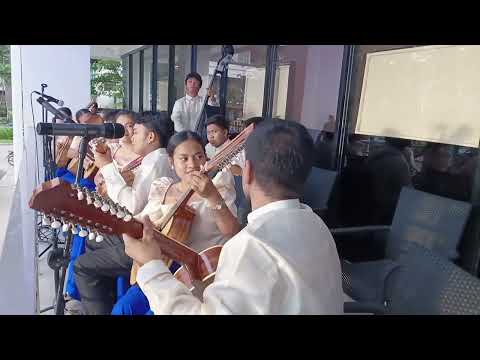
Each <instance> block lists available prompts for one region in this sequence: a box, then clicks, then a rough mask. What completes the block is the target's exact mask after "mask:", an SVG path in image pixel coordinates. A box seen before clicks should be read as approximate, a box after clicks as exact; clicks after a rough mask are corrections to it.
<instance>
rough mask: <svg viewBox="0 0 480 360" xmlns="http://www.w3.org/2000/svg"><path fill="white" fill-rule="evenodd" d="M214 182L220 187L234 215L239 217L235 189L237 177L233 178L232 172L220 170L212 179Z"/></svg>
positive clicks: (219, 190) (221, 193)
mask: <svg viewBox="0 0 480 360" xmlns="http://www.w3.org/2000/svg"><path fill="white" fill-rule="evenodd" d="M212 182H213V184H214V185H215V187H216V188H217V189H218V192H219V193H220V195H221V196H222V198H223V200H224V201H225V204H226V205H227V207H228V208H229V209H230V211H231V212H232V214H233V216H235V217H237V206H236V205H235V199H236V197H237V192H236V191H235V179H234V178H233V175H232V172H231V171H220V172H219V173H217V175H215V177H214V178H213V179H212Z"/></svg>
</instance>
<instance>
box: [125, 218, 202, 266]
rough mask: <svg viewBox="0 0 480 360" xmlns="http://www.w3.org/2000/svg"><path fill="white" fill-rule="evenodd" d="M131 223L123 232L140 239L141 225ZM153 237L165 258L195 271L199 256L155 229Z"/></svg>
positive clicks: (141, 233) (141, 234) (133, 221)
mask: <svg viewBox="0 0 480 360" xmlns="http://www.w3.org/2000/svg"><path fill="white" fill-rule="evenodd" d="M131 222H132V223H131V224H130V225H128V229H124V230H123V231H124V232H126V233H128V234H130V235H131V236H133V237H135V238H137V239H139V238H141V237H142V236H143V225H142V224H141V223H140V222H138V221H136V220H132V221H131ZM125 230H128V231H125ZM153 237H154V238H155V240H156V241H157V242H158V243H159V245H160V247H161V249H162V252H163V253H164V254H165V255H166V256H167V257H169V258H171V259H173V260H175V261H177V262H180V263H182V264H187V266H188V267H189V269H191V270H192V271H197V270H196V268H197V264H198V257H199V255H198V253H197V252H196V251H195V250H193V249H192V248H190V247H188V246H186V245H184V244H182V243H181V242H178V241H176V240H174V239H171V238H169V237H168V236H166V235H164V234H162V233H161V232H160V231H159V230H156V229H154V231H153Z"/></svg>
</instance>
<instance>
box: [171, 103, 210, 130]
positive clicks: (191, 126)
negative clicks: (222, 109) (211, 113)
mask: <svg viewBox="0 0 480 360" xmlns="http://www.w3.org/2000/svg"><path fill="white" fill-rule="evenodd" d="M204 99H205V97H204V96H199V95H197V96H195V97H191V96H190V95H185V96H184V97H182V98H180V99H178V100H177V101H175V105H173V110H172V116H171V118H172V121H173V122H174V124H175V131H177V132H180V131H183V130H191V131H195V125H196V124H195V121H196V120H197V117H198V115H199V114H200V111H201V110H202V105H203V101H204ZM208 105H210V106H218V104H217V103H216V102H213V101H212V99H211V98H209V99H208Z"/></svg>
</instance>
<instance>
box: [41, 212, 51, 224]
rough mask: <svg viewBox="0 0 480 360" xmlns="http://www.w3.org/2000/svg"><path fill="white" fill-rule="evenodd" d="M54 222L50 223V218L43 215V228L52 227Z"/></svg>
mask: <svg viewBox="0 0 480 360" xmlns="http://www.w3.org/2000/svg"><path fill="white" fill-rule="evenodd" d="M51 224H52V222H51V221H50V218H49V217H48V216H47V215H45V214H44V215H43V217H42V225H43V226H50V225H51Z"/></svg>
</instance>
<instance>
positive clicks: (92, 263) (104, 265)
mask: <svg viewBox="0 0 480 360" xmlns="http://www.w3.org/2000/svg"><path fill="white" fill-rule="evenodd" d="M173 132H174V130H173V122H172V120H171V119H170V117H169V116H168V113H167V112H165V111H163V112H153V111H145V112H143V113H142V114H141V115H140V116H139V118H137V119H136V120H135V125H134V127H133V135H132V150H133V151H134V152H135V153H137V154H138V155H141V156H143V160H142V164H141V165H140V167H139V168H138V170H137V171H136V172H135V179H134V181H133V184H132V186H128V185H127V183H126V182H125V180H124V179H123V177H122V176H121V175H120V172H119V171H118V169H117V168H116V167H115V165H114V163H113V161H112V156H111V154H110V151H109V150H108V151H107V152H106V153H105V154H101V153H98V152H95V163H96V164H97V166H98V167H99V169H100V171H101V173H102V175H103V177H104V179H105V184H106V187H107V193H108V196H109V198H110V199H112V200H113V201H114V202H115V203H118V204H120V205H121V206H124V207H126V208H127V209H128V211H130V212H131V213H132V214H137V213H139V212H140V211H142V210H143V208H144V207H145V205H146V204H147V201H148V193H149V190H150V185H151V184H152V182H153V181H154V180H155V179H156V178H160V177H164V176H169V177H172V176H175V175H174V172H173V170H172V168H171V166H170V163H169V159H168V154H167V152H166V150H165V148H166V146H167V144H168V141H169V139H170V137H171V136H172V135H173ZM131 267H132V260H131V259H130V258H129V257H128V256H127V255H126V254H125V246H124V243H123V241H122V239H121V238H120V237H118V236H111V237H105V239H104V240H103V241H101V242H99V243H97V242H95V240H90V241H88V242H87V251H86V252H85V254H83V255H82V256H80V257H79V258H78V259H77V260H76V262H75V264H74V273H75V282H76V284H77V288H78V290H79V292H80V297H81V301H82V305H83V306H84V309H85V311H86V313H87V314H92V315H93V314H100V315H106V314H110V312H111V310H112V308H113V304H114V303H115V300H116V298H115V296H114V295H112V294H115V290H116V278H117V277H118V276H125V277H126V278H127V279H128V277H129V275H130V270H131Z"/></svg>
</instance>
